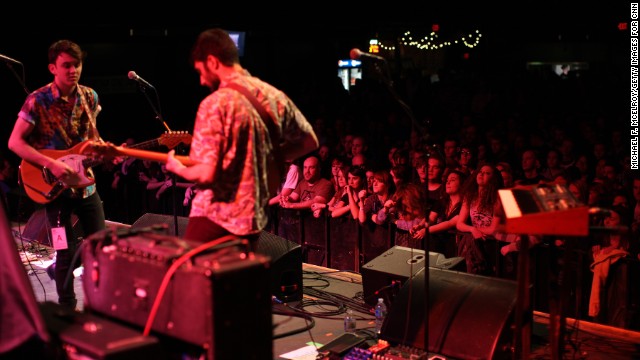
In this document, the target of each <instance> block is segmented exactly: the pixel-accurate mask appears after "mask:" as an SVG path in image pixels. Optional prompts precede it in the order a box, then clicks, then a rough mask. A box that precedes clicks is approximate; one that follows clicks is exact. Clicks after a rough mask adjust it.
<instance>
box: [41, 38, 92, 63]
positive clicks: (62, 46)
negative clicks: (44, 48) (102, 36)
mask: <svg viewBox="0 0 640 360" xmlns="http://www.w3.org/2000/svg"><path fill="white" fill-rule="evenodd" d="M61 53H65V54H68V55H69V56H71V57H72V58H74V59H76V60H78V61H79V62H80V63H81V64H82V62H83V61H84V58H85V57H86V55H87V54H86V53H85V52H84V51H82V49H81V48H80V45H78V44H76V43H74V42H73V41H71V40H58V41H56V42H54V43H53V44H51V46H49V53H48V55H49V64H55V63H56V59H58V56H60V54H61Z"/></svg>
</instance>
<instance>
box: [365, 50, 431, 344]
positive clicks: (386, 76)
mask: <svg viewBox="0 0 640 360" xmlns="http://www.w3.org/2000/svg"><path fill="white" fill-rule="evenodd" d="M382 61H383V62H384V70H382V69H381V68H380V66H379V65H378V64H376V65H375V68H376V69H377V70H378V72H379V73H380V74H381V75H382V76H381V78H382V80H383V82H384V84H385V85H386V87H387V89H388V91H389V93H390V94H391V96H392V97H393V99H394V100H395V101H396V102H397V103H398V104H400V107H401V108H402V110H403V111H404V112H405V114H406V115H407V116H408V117H409V119H410V120H411V126H412V130H418V131H420V133H421V135H426V132H427V131H426V129H424V128H423V127H422V126H420V125H419V124H418V121H417V120H416V117H415V115H414V114H413V111H412V110H411V108H410V107H409V105H407V103H406V102H404V101H403V100H402V99H401V98H400V95H398V93H397V92H396V90H395V88H394V85H393V80H392V78H391V71H390V69H389V64H388V63H387V61H386V59H384V58H383V59H382ZM427 190H428V188H427ZM427 221H428V215H427ZM429 238H430V234H429V227H428V226H427V228H426V231H425V238H424V239H423V242H424V243H425V244H424V245H423V249H426V251H425V253H426V260H425V261H426V263H425V266H424V290H425V304H424V307H425V312H424V314H425V319H424V348H425V351H426V352H427V353H429V293H430V291H429V258H430V255H429V248H430V246H429Z"/></svg>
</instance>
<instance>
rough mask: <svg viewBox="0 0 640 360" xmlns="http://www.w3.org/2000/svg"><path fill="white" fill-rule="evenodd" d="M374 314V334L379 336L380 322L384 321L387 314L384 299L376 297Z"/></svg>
mask: <svg viewBox="0 0 640 360" xmlns="http://www.w3.org/2000/svg"><path fill="white" fill-rule="evenodd" d="M375 315H376V336H377V337H379V336H380V331H381V330H382V323H383V322H384V318H385V316H387V305H385V304H384V299H382V298H378V303H377V304H376V309H375Z"/></svg>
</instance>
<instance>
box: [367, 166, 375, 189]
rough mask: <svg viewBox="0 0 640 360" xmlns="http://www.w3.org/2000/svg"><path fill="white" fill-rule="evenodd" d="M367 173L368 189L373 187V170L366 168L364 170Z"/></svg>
mask: <svg viewBox="0 0 640 360" xmlns="http://www.w3.org/2000/svg"><path fill="white" fill-rule="evenodd" d="M366 174H367V187H368V188H369V190H372V189H373V187H372V186H373V170H367V172H366Z"/></svg>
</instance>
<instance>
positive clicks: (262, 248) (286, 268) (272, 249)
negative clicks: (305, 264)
mask: <svg viewBox="0 0 640 360" xmlns="http://www.w3.org/2000/svg"><path fill="white" fill-rule="evenodd" d="M257 245H258V246H257V249H256V251H257V252H258V253H259V254H262V255H266V256H268V257H270V258H271V260H270V265H271V292H272V294H273V295H274V296H275V297H277V298H278V299H279V300H281V301H284V302H290V301H299V300H302V247H301V246H300V245H299V244H296V243H294V242H292V241H289V240H287V239H285V238H283V237H280V236H277V235H274V234H272V233H270V232H267V231H263V232H262V233H260V237H259V238H258V244H257Z"/></svg>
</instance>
